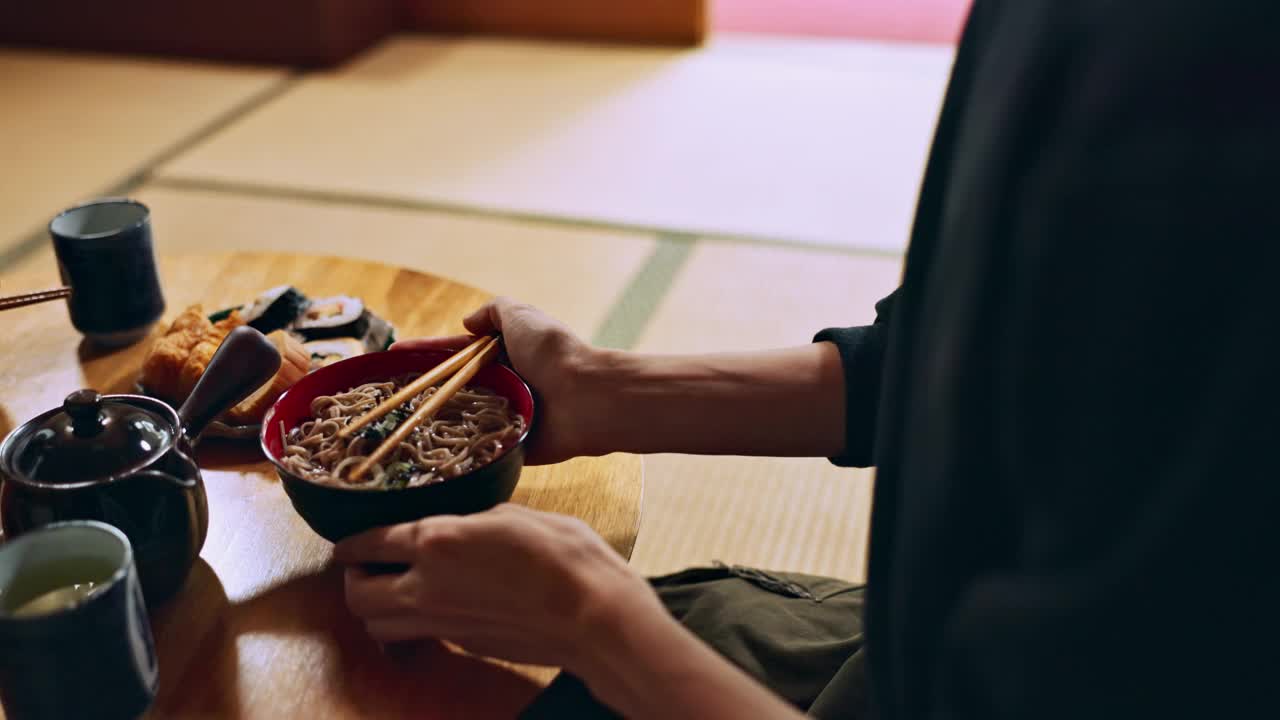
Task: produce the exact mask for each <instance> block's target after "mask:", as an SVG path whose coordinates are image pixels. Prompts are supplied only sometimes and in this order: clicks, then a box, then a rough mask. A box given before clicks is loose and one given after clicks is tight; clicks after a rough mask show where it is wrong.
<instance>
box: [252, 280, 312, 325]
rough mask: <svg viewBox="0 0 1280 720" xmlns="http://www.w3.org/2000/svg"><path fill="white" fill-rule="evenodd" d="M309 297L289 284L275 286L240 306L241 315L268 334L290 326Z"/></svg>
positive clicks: (303, 308) (305, 306)
mask: <svg viewBox="0 0 1280 720" xmlns="http://www.w3.org/2000/svg"><path fill="white" fill-rule="evenodd" d="M307 305H308V303H307V298H306V296H305V295H303V294H302V293H301V292H298V289H297V288H294V287H290V286H288V285H281V286H279V287H273V288H271V289H270V290H268V291H266V292H264V293H262V294H261V295H259V296H258V298H257V299H256V300H254V301H253V302H251V303H249V304H248V305H245V306H244V307H242V308H240V316H241V317H242V318H244V321H245V322H246V323H248V325H249V327H251V328H253V329H254V330H257V331H258V332H260V333H263V334H268V333H273V332H275V331H276V330H281V329H283V328H285V327H288V325H289V324H290V323H292V322H293V321H294V320H296V319H297V318H298V316H299V315H301V314H302V312H303V310H305V309H306V308H307Z"/></svg>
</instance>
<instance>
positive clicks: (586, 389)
mask: <svg viewBox="0 0 1280 720" xmlns="http://www.w3.org/2000/svg"><path fill="white" fill-rule="evenodd" d="M581 391H582V392H583V393H585V394H586V397H589V398H590V400H589V401H588V402H590V403H591V412H590V413H589V423H590V427H589V428H587V433H588V438H587V440H586V443H585V444H586V445H587V447H588V448H589V449H590V451H591V452H592V454H604V453H608V452H615V451H621V452H639V453H650V452H681V453H695V454H708V455H716V454H723V455H771V456H817V457H825V456H830V455H835V454H837V453H839V452H840V450H841V449H842V448H843V446H844V441H845V436H844V431H845V407H844V404H845V392H844V373H843V370H842V367H841V363H840V356H839V353H838V352H837V351H836V349H835V347H834V346H833V345H831V344H830V343H814V344H812V345H806V346H803V347H797V348H790V349H786V350H773V351H767V352H756V353H733V354H717V355H675V356H661V355H640V354H635V353H622V352H612V351H601V352H599V353H598V354H597V355H596V356H595V358H594V359H593V361H592V363H591V364H590V366H589V367H588V368H587V369H585V370H584V372H583V380H582V387H581Z"/></svg>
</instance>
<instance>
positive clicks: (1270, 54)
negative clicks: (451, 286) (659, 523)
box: [335, 0, 1280, 720]
mask: <svg viewBox="0 0 1280 720" xmlns="http://www.w3.org/2000/svg"><path fill="white" fill-rule="evenodd" d="M1278 27H1280V4H1277V3H1263V2H1252V0H1223V1H1222V2H1217V3H1202V2H1191V0H1161V1H1160V2H1154V0H1152V1H1150V2H1129V3H1089V2H1049V1H1048V0H1017V1H1016V2H1015V1H1014V0H1007V1H1001V0H976V3H975V5H974V7H973V10H972V14H971V16H970V18H969V22H968V25H967V27H966V30H965V34H964V38H963V40H962V42H961V44H960V47H959V50H958V54H957V57H956V61H955V67H954V69H953V74H952V79H951V86H950V89H949V90H948V93H947V97H946V100H945V103H944V107H943V110H942V114H941V117H940V121H939V125H938V130H937V135H936V138H935V142H934V147H933V152H932V156H931V159H930V162H929V167H928V170H927V172H926V176H925V179H924V184H923V187H922V191H921V197H920V202H919V207H918V211H917V220H916V224H915V228H914V230H913V234H912V239H911V245H910V249H909V251H908V255H907V260H906V266H905V271H904V275H903V280H902V284H901V287H900V288H899V289H898V290H897V291H896V292H895V293H894V294H893V295H891V296H890V297H889V298H886V299H885V300H884V301H882V302H881V303H880V304H878V305H877V310H878V318H877V320H876V322H875V323H874V324H872V325H869V326H865V327H859V328H849V329H834V330H826V331H823V332H821V333H819V334H818V335H817V337H816V340H817V342H814V343H813V344H811V345H808V346H805V347H797V348H792V349H788V350H779V351H776V352H766V353H747V354H726V355H704V356H686V357H682V356H673V357H657V356H645V355H637V354H632V353H627V352H616V351H609V350H603V349H599V348H593V347H590V346H589V345H587V344H586V343H584V342H582V341H581V340H579V339H578V338H577V337H575V336H574V335H573V334H572V333H571V332H569V330H567V329H566V328H565V327H564V326H563V325H561V324H560V323H558V322H556V321H554V320H552V319H551V318H549V317H547V316H546V315H544V314H542V313H540V312H538V311H537V310H535V309H533V308H530V307H528V306H526V305H521V304H517V303H514V302H511V301H507V300H500V301H497V302H495V303H493V304H491V305H489V306H487V307H485V308H483V309H481V310H480V311H479V312H477V313H476V314H475V315H473V316H472V317H470V318H469V319H468V320H467V322H466V327H467V328H468V330H470V331H471V332H473V333H488V332H490V331H494V330H499V331H501V332H502V333H503V336H504V338H505V343H506V347H507V349H508V352H509V354H510V359H511V362H512V363H513V365H514V366H515V368H516V369H517V370H518V371H519V372H520V373H521V374H523V375H524V377H525V378H526V379H527V380H528V381H529V382H530V384H531V385H532V386H533V387H534V388H535V389H536V390H537V392H538V394H539V396H540V400H541V405H540V412H541V415H540V418H539V422H538V425H537V428H536V434H535V435H534V436H533V437H532V438H531V445H530V447H529V450H530V453H531V454H530V456H529V459H530V461H531V462H543V463H548V462H556V461H559V460H564V459H567V458H571V457H575V456H580V455H599V454H604V453H609V452H614V451H625V452H637V453H648V452H684V453H735V454H747V455H753V454H754V455H811V456H828V457H831V458H832V459H833V460H834V461H835V462H837V463H839V464H844V465H862V466H869V465H875V466H876V467H877V477H876V486H875V499H874V505H873V511H872V528H871V542H870V555H869V570H868V584H867V587H866V590H865V593H864V591H863V589H862V588H857V587H854V586H851V585H848V584H846V583H841V582H839V581H835V580H830V579H823V578H816V577H806V576H798V575H790V574H780V573H773V572H766V571H756V570H747V569H733V568H705V569H695V570H691V571H688V572H685V573H680V574H677V575H673V576H668V577H663V578H657V579H654V580H652V581H646V580H645V579H643V578H641V577H640V576H639V575H638V574H637V573H636V572H635V571H633V570H632V569H631V568H629V567H628V566H627V564H626V563H625V562H624V561H623V560H622V559H621V558H620V557H618V556H617V555H616V554H615V553H614V552H613V551H611V550H610V549H609V547H608V546H607V545H606V544H605V542H604V541H603V540H602V539H601V538H599V537H598V536H596V535H595V534H594V533H593V532H592V531H591V530H590V529H589V528H588V527H587V526H586V525H584V524H583V523H581V522H579V521H577V520H574V519H570V518H567V517H560V516H556V515H549V514H545V513H539V512H534V511H531V510H528V509H524V508H520V507H515V506H511V505H504V506H501V507H498V508H497V509H494V510H492V511H489V512H484V513H480V514H477V515H473V516H467V517H438V518H429V519H424V520H421V521H418V522H414V523H409V524H405V525H399V526H395V527H390V528H383V529H379V530H374V531H371V532H368V533H365V534H363V535H360V536H357V537H354V538H351V539H349V540H347V541H345V542H343V543H341V544H339V545H338V546H337V548H336V551H335V558H336V560H337V561H338V562H340V563H343V564H345V565H347V566H348V567H347V569H346V593H347V602H348V605H349V607H350V609H351V611H352V612H353V613H355V614H356V615H357V616H358V617H359V618H361V619H362V620H363V621H364V622H365V624H366V626H367V628H368V630H369V632H370V633H371V634H372V635H373V637H375V638H377V639H379V640H381V641H384V642H396V641H404V640H413V639H419V638H442V639H447V640H451V641H454V642H456V643H459V644H460V645H462V646H463V647H465V648H467V649H469V650H472V651H475V652H478V653H482V654H486V655H491V656H495V657H499V658H506V659H509V660H514V661H519V662H531V663H540V664H546V665H554V666H559V667H562V668H564V673H563V674H562V675H561V676H560V678H558V679H557V680H556V681H555V682H554V683H553V684H552V685H551V687H549V688H548V689H547V690H546V691H545V692H544V693H543V695H541V696H540V697H539V698H538V699H537V700H536V701H535V702H534V704H533V706H532V707H531V708H530V709H529V710H528V711H527V712H526V715H527V716H528V717H560V718H591V717H612V716H614V714H615V713H616V714H618V715H623V716H627V717H635V718H699V719H701V720H708V719H714V718H733V719H734V720H738V719H740V718H787V717H795V716H797V715H798V714H799V713H800V712H808V713H810V714H811V715H813V716H817V717H820V718H866V717H878V718H882V719H885V720H897V719H911V720H915V719H924V718H936V719H942V718H982V719H984V720H1013V719H1019V720H1025V719H1029V718H1038V719H1039V718H1072V719H1073V720H1077V719H1079V718H1090V719H1097V718H1125V719H1126V720H1128V719H1131V718H1155V717H1158V718H1172V717H1214V718H1232V717H1241V718H1243V717H1280V705H1278V704H1277V702H1278V701H1277V699H1276V695H1275V694H1274V693H1273V692H1272V690H1271V687H1272V685H1273V683H1274V682H1275V680H1274V677H1272V676H1273V674H1274V673H1272V672H1270V671H1269V670H1268V669H1269V668H1274V667H1275V661H1274V648H1275V646H1276V645H1277V641H1278V640H1280V637H1277V633H1276V630H1275V623H1274V622H1271V620H1273V619H1274V616H1275V612H1276V609H1277V608H1280V590H1278V585H1280V581H1278V580H1277V576H1278V574H1277V573H1276V572H1274V571H1273V570H1272V567H1271V566H1272V564H1273V560H1274V558H1275V557H1276V554H1277V552H1276V551H1277V550H1280V542H1278V535H1280V529H1278V528H1280V524H1278V523H1277V522H1276V517H1277V516H1278V515H1280V483H1277V482H1275V471H1274V469H1273V468H1274V463H1275V449H1276V447H1277V438H1280V419H1278V418H1280V412H1278V411H1277V408H1280V372H1277V368H1280V333H1277V332H1275V328H1274V326H1275V323H1276V318H1277V317H1280V300H1278V299H1277V297H1278V296H1277V294H1276V293H1275V291H1274V288H1273V285H1274V282H1273V277H1274V275H1275V273H1276V272H1277V268H1280V212H1277V211H1276V209H1275V195H1276V192H1277V189H1280V133H1277V128H1280V93H1277V92H1275V83H1274V80H1275V78H1277V77H1280V38H1277V31H1276V28H1278ZM836 91H838V89H834V88H833V92H836ZM761 291H762V292H768V289H767V288H761ZM424 342H425V343H427V344H433V343H435V344H438V343H439V341H424ZM454 343H456V341H454ZM445 344H451V343H450V342H449V341H445ZM367 563H404V564H407V565H408V566H409V569H408V570H407V571H406V572H404V573H402V574H396V575H369V574H366V573H365V571H364V570H362V569H361V568H362V566H364V565H365V564H367ZM864 600H865V618H866V623H867V624H866V632H865V636H864V634H863V627H862V612H861V608H862V605H863V603H864Z"/></svg>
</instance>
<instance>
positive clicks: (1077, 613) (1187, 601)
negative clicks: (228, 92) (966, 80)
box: [936, 0, 1280, 720]
mask: <svg viewBox="0 0 1280 720" xmlns="http://www.w3.org/2000/svg"><path fill="white" fill-rule="evenodd" d="M1122 5H1123V4H1122ZM1120 8H1121V5H1109V6H1107V10H1106V18H1105V19H1103V18H1102V17H1099V18H1098V22H1099V25H1098V26H1097V29H1098V32H1097V33H1095V34H1094V35H1092V36H1091V38H1090V40H1091V43H1090V47H1089V48H1087V51H1085V52H1081V53H1080V54H1079V55H1077V56H1076V58H1075V60H1074V61H1073V63H1074V67H1073V72H1072V74H1071V76H1070V77H1071V82H1070V83H1068V84H1067V85H1066V86H1065V92H1063V93H1062V94H1061V96H1060V98H1061V105H1060V108H1061V115H1060V116H1059V122H1058V125H1057V127H1058V131H1057V132H1056V133H1053V134H1050V135H1037V136H1036V147H1035V152H1034V154H1032V153H1030V152H1029V153H1028V157H1029V158H1033V159H1034V163H1033V164H1032V168H1031V169H1029V170H1028V172H1027V173H1025V175H1023V176H1022V178H1021V185H1020V188H1019V191H1018V195H1017V196H1016V197H1011V198H1010V201H1009V206H1010V208H1014V209H1015V210H1013V211H1012V212H1011V214H1010V229H1011V231H1012V233H1013V237H1012V238H1011V240H1010V247H1011V252H1015V253H1016V257H1015V258H1011V262H1010V264H1009V275H1008V276H1007V277H1008V278H1009V282H1011V283H1013V285H1014V287H1015V288H1016V291H1015V292H1014V294H1013V295H1012V297H1011V300H1010V303H1009V304H1008V305H1007V306H1006V307H1007V309H1005V310H1004V311H1003V312H1004V314H1005V317H1007V319H1008V320H1009V322H1008V324H1007V325H1002V328H1001V332H1000V333H998V334H993V335H994V337H992V338H991V342H992V343H993V346H994V347H993V351H994V352H995V360H996V362H994V363H993V366H994V367H997V368H999V369H1000V370H1001V372H1002V373H1003V375H1002V377H1001V384H1000V388H1001V390H1000V392H998V393H996V394H995V395H994V396H993V397H992V399H991V401H992V402H993V403H995V404H996V407H997V408H998V412H996V413H993V414H992V417H993V418H999V420H998V421H997V422H999V426H998V427H997V428H994V430H995V433H996V437H997V438H998V439H999V453H998V455H997V457H996V459H995V462H994V463H993V467H994V469H995V470H997V471H998V472H999V474H1000V475H1001V476H1003V477H1008V478H1009V488H1008V498H1009V502H1010V504H1011V506H1012V507H1011V508H1010V509H1011V510H1012V511H1013V512H1012V513H1011V515H1012V516H1013V517H1016V518H1017V521H1016V522H1017V526H1016V533H1017V535H1016V537H1017V542H1018V546H1017V552H1016V554H1013V555H1011V556H1010V557H1009V558H1008V560H1007V562H1006V563H1005V564H1004V565H1003V566H999V567H992V568H989V569H988V570H987V571H986V572H985V573H984V574H983V575H982V576H981V577H979V578H978V580H977V582H974V583H972V584H971V585H970V586H969V587H968V588H967V591H966V592H965V593H964V594H963V595H962V596H961V597H960V598H958V605H957V611H956V612H955V614H954V615H953V616H952V619H951V623H950V624H949V626H948V627H947V631H946V635H947V640H948V642H947V646H948V648H949V650H948V651H947V652H946V653H943V654H942V656H940V657H938V658H937V659H936V662H938V666H939V668H940V670H941V678H940V683H939V684H940V685H941V686H942V687H943V688H945V692H946V693H947V695H948V696H949V697H948V698H947V700H948V702H946V704H947V705H948V706H950V707H951V708H964V710H963V711H961V710H957V711H956V712H955V714H948V713H939V714H938V716H939V717H942V716H944V715H945V716H946V717H961V716H963V717H983V718H990V719H991V720H1014V719H1017V718H1046V719H1050V718H1085V717H1088V718H1108V719H1110V718H1138V717H1161V718H1171V717H1188V718H1189V717H1205V718H1207V717H1215V718H1227V717H1241V718H1242V717H1280V715H1277V710H1278V708H1277V696H1276V695H1275V687H1276V685H1275V683H1276V681H1277V680H1276V678H1277V675H1276V670H1277V668H1280V663H1278V662H1277V653H1280V649H1278V647H1280V645H1278V643H1280V633H1278V632H1277V631H1276V629H1275V628H1276V617H1277V612H1278V610H1280V604H1278V603H1280V596H1278V591H1277V588H1278V587H1280V584H1278V583H1277V578H1278V577H1280V571H1277V566H1276V563H1277V557H1280V554H1278V553H1280V520H1278V519H1277V518H1278V517H1280V480H1278V479H1277V478H1278V477H1280V475H1278V472H1277V462H1278V459H1280V386H1278V378H1280V330H1278V328H1277V323H1280V301H1278V300H1277V298H1278V297H1280V296H1278V295H1277V283H1276V277H1277V273H1278V272H1280V202H1278V200H1277V198H1280V136H1278V135H1277V128H1280V93H1278V92H1276V87H1277V86H1276V80H1275V79H1276V78H1278V77H1280V45H1277V44H1276V39H1275V37H1274V28H1275V27H1276V23H1277V22H1280V12H1277V11H1276V6H1275V5H1274V4H1271V3H1259V4H1256V5H1253V4H1250V3H1247V2H1244V1H1243V0H1241V1H1238V2H1236V1H1233V2H1223V3H1221V4H1219V3H1214V4H1212V5H1210V4H1204V3H1190V2H1172V3H1168V4H1164V3H1161V4H1159V5H1156V4H1152V3H1134V4H1132V5H1130V6H1126V8H1125V9H1124V10H1121V9H1120ZM1113 10H1114V11H1115V12H1113ZM1264 15H1265V17H1264ZM1104 28H1105V29H1104ZM1264 87H1266V88H1269V89H1268V90H1263V88H1264ZM1264 668H1269V669H1266V670H1264Z"/></svg>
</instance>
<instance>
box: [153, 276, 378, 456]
mask: <svg viewBox="0 0 1280 720" xmlns="http://www.w3.org/2000/svg"><path fill="white" fill-rule="evenodd" d="M241 325H247V326H249V327H251V328H253V329H255V330H258V331H259V332H262V333H263V334H264V335H266V336H267V337H268V338H269V339H271V340H272V341H273V342H275V344H276V346H277V348H278V349H279V350H280V354H281V357H282V358H283V362H282V364H281V368H280V371H279V372H278V373H277V374H276V377H275V378H273V380H272V381H271V382H270V383H268V384H267V385H265V386H263V388H262V389H261V390H260V391H259V392H257V393H255V394H254V395H253V396H251V397H250V398H248V399H247V400H245V401H244V402H243V403H241V404H240V405H237V406H236V407H235V408H232V409H231V410H229V411H228V412H227V413H226V414H224V415H223V416H222V417H220V418H219V419H218V420H216V421H214V422H213V424H212V425H210V427H209V429H208V430H207V431H206V433H205V435H207V436H210V437H222V438H230V439H251V438H256V437H257V436H258V433H259V431H260V430H261V419H262V415H263V413H264V412H265V410H266V408H267V407H269V406H270V405H271V403H272V402H274V401H275V399H276V398H277V397H279V396H280V395H281V394H283V393H284V391H285V390H288V389H289V387H291V386H292V385H293V383H295V382H297V381H298V380H299V379H301V378H302V376H304V375H305V374H306V373H308V372H311V371H312V370H316V369H318V368H321V367H324V366H325V365H329V364H331V363H334V362H338V361H339V360H345V359H346V358H349V357H354V356H356V355H363V354H365V353H370V352H379V351H381V350H386V349H387V348H389V347H391V345H392V343H394V342H395V339H396V337H395V328H394V327H392V325H391V324H390V323H389V322H387V321H386V320H384V319H382V318H381V317H379V316H378V315H376V314H374V313H373V312H372V311H370V310H369V309H368V308H367V307H365V304H364V302H363V301H362V300H360V299H359V298H355V297H350V296H347V295H339V296H334V297H326V298H314V299H313V298H309V297H307V296H306V295H305V294H303V292H302V291H300V290H299V289H297V288H295V287H292V286H289V285H281V286H278V287H274V288H271V289H270V290H267V291H265V292H263V293H262V294H260V295H259V296H258V297H256V298H254V299H253V300H252V301H250V302H248V303H246V304H245V305H242V306H239V307H231V308H223V309H220V310H217V311H214V312H212V313H205V311H204V308H203V307H202V306H199V305H194V306H192V307H189V308H187V309H186V310H185V311H184V312H183V313H182V314H181V315H179V316H178V318H177V319H176V320H174V322H173V324H172V325H171V326H170V327H169V329H168V330H167V331H166V332H165V334H164V335H163V336H161V337H160V338H159V339H158V340H156V342H155V344H154V345H153V346H152V348H151V352H150V353H149V354H148V356H147V359H146V361H145V363H144V364H143V368H142V375H141V377H140V378H139V380H138V383H137V390H138V392H140V393H142V394H144V395H151V396H154V397H158V398H160V399H163V400H166V401H168V402H173V403H180V402H181V400H182V399H183V398H184V397H185V396H186V395H187V394H189V393H190V391H191V388H192V387H194V385H195V382H196V381H197V380H198V379H199V377H200V375H201V374H202V373H203V371H204V368H205V367H206V366H207V364H208V360H209V358H211V357H212V354H213V352H214V351H216V350H217V347H218V345H219V344H220V343H221V341H222V339H223V338H225V337H226V335H227V334H228V333H229V332H230V331H231V330H233V329H235V328H236V327H239V326H241Z"/></svg>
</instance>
